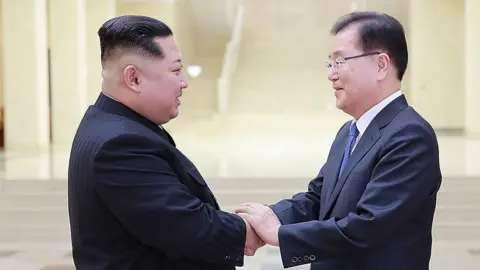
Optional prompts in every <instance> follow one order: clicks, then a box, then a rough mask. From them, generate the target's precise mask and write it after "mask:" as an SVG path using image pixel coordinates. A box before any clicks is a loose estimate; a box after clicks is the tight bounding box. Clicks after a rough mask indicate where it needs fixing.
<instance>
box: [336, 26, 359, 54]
mask: <svg viewBox="0 0 480 270" xmlns="http://www.w3.org/2000/svg"><path fill="white" fill-rule="evenodd" d="M358 45H359V39H358V29H357V27H348V28H345V29H343V30H342V31H340V32H339V33H338V34H337V35H335V36H334V37H333V38H332V48H331V51H330V55H329V58H331V59H335V58H338V57H348V56H351V55H353V54H356V53H361V49H360V48H359V46H358Z"/></svg>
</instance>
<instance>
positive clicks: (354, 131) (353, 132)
mask: <svg viewBox="0 0 480 270" xmlns="http://www.w3.org/2000/svg"><path fill="white" fill-rule="evenodd" d="M358 133H359V131H358V128H357V125H356V123H352V124H351V125H350V134H349V135H350V136H353V137H354V138H356V137H357V136H358Z"/></svg>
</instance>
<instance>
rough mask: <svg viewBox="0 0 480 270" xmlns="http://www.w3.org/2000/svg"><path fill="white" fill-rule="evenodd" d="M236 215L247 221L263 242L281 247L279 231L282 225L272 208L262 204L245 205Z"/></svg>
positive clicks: (236, 211) (240, 207)
mask: <svg viewBox="0 0 480 270" xmlns="http://www.w3.org/2000/svg"><path fill="white" fill-rule="evenodd" d="M235 213H237V215H240V216H241V217H242V218H244V219H246V220H247V221H248V223H250V225H251V226H252V227H253V229H254V230H255V232H256V233H257V234H258V236H260V238H262V239H263V241H265V242H266V243H267V244H269V245H272V246H279V241H278V230H279V229H280V226H281V223H280V220H279V219H278V218H277V216H276V215H275V213H274V212H273V210H272V209H270V207H268V206H266V205H263V204H261V203H244V204H241V205H239V206H238V207H237V209H236V210H235Z"/></svg>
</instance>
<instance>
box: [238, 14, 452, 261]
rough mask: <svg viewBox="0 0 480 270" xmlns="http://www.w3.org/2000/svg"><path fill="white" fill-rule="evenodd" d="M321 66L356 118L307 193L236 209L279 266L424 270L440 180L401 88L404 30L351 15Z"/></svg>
mask: <svg viewBox="0 0 480 270" xmlns="http://www.w3.org/2000/svg"><path fill="white" fill-rule="evenodd" d="M332 33H333V35H334V41H333V51H332V54H331V58H330V61H329V62H328V64H327V67H328V72H329V74H328V78H329V80H330V81H331V82H332V83H333V88H334V89H335V97H336V104H337V107H338V108H340V109H341V110H343V111H344V112H346V113H347V114H349V115H351V116H352V117H353V120H352V121H349V122H347V123H345V124H344V125H343V126H342V127H341V128H340V130H339V132H338V134H337V136H336V138H335V140H334V142H333V145H332V147H331V149H330V153H329V155H328V158H327V161H326V163H325V164H324V165H323V167H322V168H321V170H320V172H319V174H318V175H317V177H316V178H315V179H313V180H312V181H311V182H310V184H309V186H308V191H307V192H304V193H299V194H296V195H295V196H294V197H293V198H292V199H288V200H282V201H280V202H278V203H276V204H275V205H272V206H270V208H269V207H267V206H264V205H262V204H258V203H246V204H243V205H240V206H239V207H238V209H237V211H236V212H237V213H239V214H241V215H242V216H243V217H245V218H246V219H247V220H248V221H249V222H250V223H251V224H252V226H253V227H254V229H255V230H256V231H257V233H258V235H259V236H260V237H262V238H263V239H264V241H265V242H267V244H271V245H275V246H279V247H280V251H281V257H282V261H283V265H284V267H285V268H288V267H293V266H297V265H302V264H311V269H316V270H340V269H341V270H350V269H351V270H359V269H365V270H367V269H368V270H375V269H378V270H380V269H389V270H407V269H412V270H413V269H415V270H422V269H428V268H429V260H430V255H431V246H432V235H431V233H432V222H433V216H434V212H435V207H436V197H437V192H438V190H439V188H440V184H441V179H442V175H441V172H440V166H439V153H438V144H437V139H436V135H435V133H434V131H433V129H432V127H431V126H430V125H429V124H428V123H427V121H425V120H424V119H423V118H422V117H421V116H420V115H419V114H418V113H417V112H416V111H415V110H414V109H413V108H411V107H410V106H409V105H408V104H407V101H406V99H405V97H404V96H403V94H402V93H401V92H400V85H401V80H402V78H403V75H404V73H405V70H406V68H407V59H408V52H407V45H406V40H405V34H404V31H403V28H402V26H401V24H400V23H399V22H398V21H397V20H396V19H394V18H392V17H390V16H388V15H385V14H379V13H374V12H358V13H351V14H348V15H346V16H344V17H342V18H341V19H340V20H339V21H338V22H337V23H336V24H335V25H334V27H333V29H332Z"/></svg>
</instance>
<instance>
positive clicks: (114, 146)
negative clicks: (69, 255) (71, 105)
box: [68, 16, 262, 270]
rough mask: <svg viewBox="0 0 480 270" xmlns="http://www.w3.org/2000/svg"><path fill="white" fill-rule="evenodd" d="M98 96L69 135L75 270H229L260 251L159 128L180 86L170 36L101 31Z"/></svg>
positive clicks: (120, 24) (135, 22)
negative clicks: (71, 142)
mask: <svg viewBox="0 0 480 270" xmlns="http://www.w3.org/2000/svg"><path fill="white" fill-rule="evenodd" d="M98 35H99V37H100V46H101V60H102V66H103V72H102V75H103V93H101V94H100V96H99V97H98V100H97V101H96V103H95V105H93V106H90V107H89V108H88V110H87V112H86V113H85V116H84V117H83V119H82V121H81V123H80V125H79V127H78V130H77V133H76V135H75V138H74V141H73V146H72V150H71V156H70V164H69V172H68V205H69V213H70V225H71V236H72V245H73V259H74V262H75V265H76V267H77V269H79V270H127V269H128V270H137V269H138V270H140V269H141V270H145V269H158V270H159V269H162V270H167V269H168V270H202V269H204V270H214V269H218V270H224V269H225V270H226V269H235V266H242V265H243V263H244V255H245V254H246V255H253V253H254V251H255V250H256V249H257V248H258V247H259V246H260V245H262V242H261V240H260V238H258V236H257V235H256V234H255V232H254V231H253V229H252V228H251V226H250V225H249V224H248V223H247V222H246V221H245V220H244V219H242V218H241V217H240V216H238V215H236V214H234V213H228V212H223V211H221V210H220V208H219V206H218V204H217V202H216V200H215V197H214V196H213V194H212V192H211V191H210V189H209V187H208V185H207V183H206V182H205V180H204V179H203V178H202V176H201V175H200V173H199V171H198V170H197V169H196V168H195V166H194V165H193V164H192V162H190V160H189V159H188V158H187V157H186V156H184V155H183V154H182V153H181V152H180V151H179V150H178V149H177V148H176V147H175V142H174V141H173V139H172V137H171V136H170V135H169V134H168V133H167V132H166V131H165V130H164V129H163V128H162V127H160V125H162V124H165V123H167V122H168V121H170V120H171V119H173V118H175V117H176V116H177V115H178V107H179V105H180V97H181V96H182V91H183V89H185V88H186V87H187V80H186V76H185V74H184V73H183V70H182V60H181V55H180V52H179V50H178V47H177V44H176V42H175V40H174V38H173V35H172V31H171V30H170V29H169V27H168V26H167V25H165V24H164V23H162V22H160V21H158V20H155V19H152V18H148V17H143V16H121V17H117V18H113V19H111V20H109V21H107V22H106V23H105V24H104V25H103V26H102V27H101V28H100V29H99V31H98Z"/></svg>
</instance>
